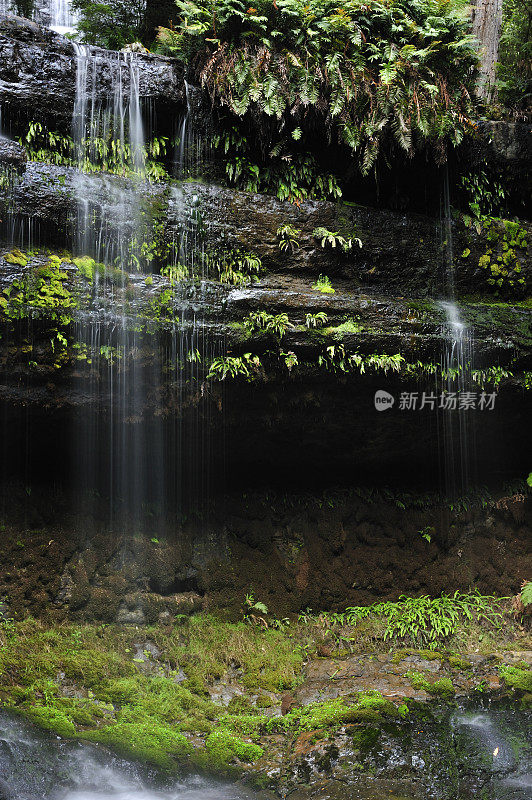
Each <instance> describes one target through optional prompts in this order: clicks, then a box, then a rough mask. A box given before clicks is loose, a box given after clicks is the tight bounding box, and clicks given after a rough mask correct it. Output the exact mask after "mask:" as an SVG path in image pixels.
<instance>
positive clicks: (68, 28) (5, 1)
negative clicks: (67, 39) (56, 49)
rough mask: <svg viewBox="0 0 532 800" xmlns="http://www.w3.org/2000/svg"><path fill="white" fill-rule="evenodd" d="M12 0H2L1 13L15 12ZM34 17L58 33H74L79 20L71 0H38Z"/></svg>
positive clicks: (0, 2)
mask: <svg viewBox="0 0 532 800" xmlns="http://www.w3.org/2000/svg"><path fill="white" fill-rule="evenodd" d="M15 13H16V9H15V7H14V5H13V3H12V2H11V0H0V14H15ZM32 19H34V20H35V22H38V23H39V24H41V25H45V26H46V27H48V28H50V29H51V30H53V31H55V32H56V33H61V34H65V33H73V32H74V31H75V28H76V24H77V21H78V18H77V15H76V13H75V11H74V10H73V8H72V6H71V3H70V0H37V2H36V3H35V8H34V11H33V14H32Z"/></svg>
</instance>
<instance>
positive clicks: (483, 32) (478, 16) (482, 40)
mask: <svg viewBox="0 0 532 800" xmlns="http://www.w3.org/2000/svg"><path fill="white" fill-rule="evenodd" d="M472 20H473V35H474V36H475V37H476V39H477V40H478V42H479V54H480V77H479V81H478V93H479V95H480V97H482V98H484V99H485V100H490V99H493V98H494V96H495V93H496V89H495V67H496V63H497V56H498V53H499V39H500V36H501V27H502V0H473V10H472Z"/></svg>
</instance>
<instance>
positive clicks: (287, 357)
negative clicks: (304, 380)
mask: <svg viewBox="0 0 532 800" xmlns="http://www.w3.org/2000/svg"><path fill="white" fill-rule="evenodd" d="M281 358H284V363H285V364H286V366H287V368H288V372H292V370H293V369H294V367H297V365H298V364H299V361H298V360H297V356H296V354H295V353H294V351H293V350H289V351H288V353H281Z"/></svg>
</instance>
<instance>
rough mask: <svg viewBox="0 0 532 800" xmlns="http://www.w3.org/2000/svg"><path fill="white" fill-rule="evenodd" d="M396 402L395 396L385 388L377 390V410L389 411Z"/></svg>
mask: <svg viewBox="0 0 532 800" xmlns="http://www.w3.org/2000/svg"><path fill="white" fill-rule="evenodd" d="M394 403H395V397H394V396H393V394H390V393H389V392H385V391H384V389H379V390H378V391H376V392H375V408H376V409H377V411H388V409H389V408H391V407H392V406H393V404H394Z"/></svg>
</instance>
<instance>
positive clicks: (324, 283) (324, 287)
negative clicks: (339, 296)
mask: <svg viewBox="0 0 532 800" xmlns="http://www.w3.org/2000/svg"><path fill="white" fill-rule="evenodd" d="M312 288H313V289H315V290H316V291H317V292H321V293H322V294H334V289H333V287H332V285H331V281H330V279H329V278H328V277H327V275H320V276H319V277H318V279H317V281H316V283H314V284H313V285H312Z"/></svg>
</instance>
